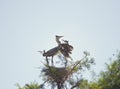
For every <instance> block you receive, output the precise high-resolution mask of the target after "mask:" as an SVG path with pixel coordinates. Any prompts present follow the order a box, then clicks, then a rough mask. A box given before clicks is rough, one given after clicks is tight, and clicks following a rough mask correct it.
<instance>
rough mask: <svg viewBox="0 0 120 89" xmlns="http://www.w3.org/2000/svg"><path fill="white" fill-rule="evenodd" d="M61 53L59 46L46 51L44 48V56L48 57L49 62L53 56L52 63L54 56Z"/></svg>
mask: <svg viewBox="0 0 120 89" xmlns="http://www.w3.org/2000/svg"><path fill="white" fill-rule="evenodd" d="M38 52H41V51H38ZM58 53H59V46H56V47H54V48H52V49H50V50H48V51H46V52H45V50H43V53H42V54H43V56H45V57H46V61H47V64H49V62H48V57H52V58H51V62H52V65H53V57H54V56H55V55H56V54H58Z"/></svg>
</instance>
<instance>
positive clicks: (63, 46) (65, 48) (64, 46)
mask: <svg viewBox="0 0 120 89" xmlns="http://www.w3.org/2000/svg"><path fill="white" fill-rule="evenodd" d="M61 37H63V36H56V42H57V43H58V46H59V50H60V52H61V54H62V55H63V56H64V59H65V60H66V62H65V66H66V65H67V59H66V58H70V59H71V60H72V57H71V56H70V54H71V53H72V52H71V51H72V50H73V46H72V45H69V42H68V41H67V40H63V41H64V43H61V41H60V38H61Z"/></svg>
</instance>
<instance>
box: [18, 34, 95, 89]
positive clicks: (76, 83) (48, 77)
mask: <svg viewBox="0 0 120 89" xmlns="http://www.w3.org/2000/svg"><path fill="white" fill-rule="evenodd" d="M57 37H58V36H57ZM57 42H58V46H55V48H56V50H55V51H54V49H55V48H52V49H50V50H48V51H47V52H45V51H44V53H43V57H44V56H45V57H46V60H44V63H43V67H42V70H41V73H40V74H42V75H41V76H42V78H43V83H42V84H36V83H33V84H27V85H25V86H24V87H23V88H21V87H20V86H18V88H19V89H46V87H47V85H48V84H49V85H50V86H51V89H56V88H57V89H74V88H79V87H83V86H82V84H83V85H84V83H87V82H85V80H84V79H83V77H82V75H83V74H82V72H84V71H85V70H86V69H90V67H91V65H92V64H94V59H93V58H90V54H89V53H88V52H86V51H84V52H83V54H84V56H83V58H81V59H79V60H72V61H68V58H70V59H73V58H71V56H70V55H71V54H72V50H73V46H72V45H70V44H69V43H68V41H64V43H62V42H60V40H59V39H57ZM39 52H40V51H39ZM57 53H59V54H58V59H59V62H57V63H55V62H53V60H56V59H55V58H54V59H53V56H55V55H56V54H57ZM48 57H52V59H48ZM48 60H52V65H50V63H49V61H48ZM61 60H62V61H61ZM60 62H61V63H62V64H60ZM53 63H54V64H53ZM56 65H59V67H57V66H56Z"/></svg>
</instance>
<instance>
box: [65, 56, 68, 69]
mask: <svg viewBox="0 0 120 89" xmlns="http://www.w3.org/2000/svg"><path fill="white" fill-rule="evenodd" d="M65 60H66V61H65V67H66V66H67V62H68V61H67V59H66V57H65Z"/></svg>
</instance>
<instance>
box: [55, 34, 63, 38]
mask: <svg viewBox="0 0 120 89" xmlns="http://www.w3.org/2000/svg"><path fill="white" fill-rule="evenodd" d="M62 37H64V36H58V35H56V38H62Z"/></svg>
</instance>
